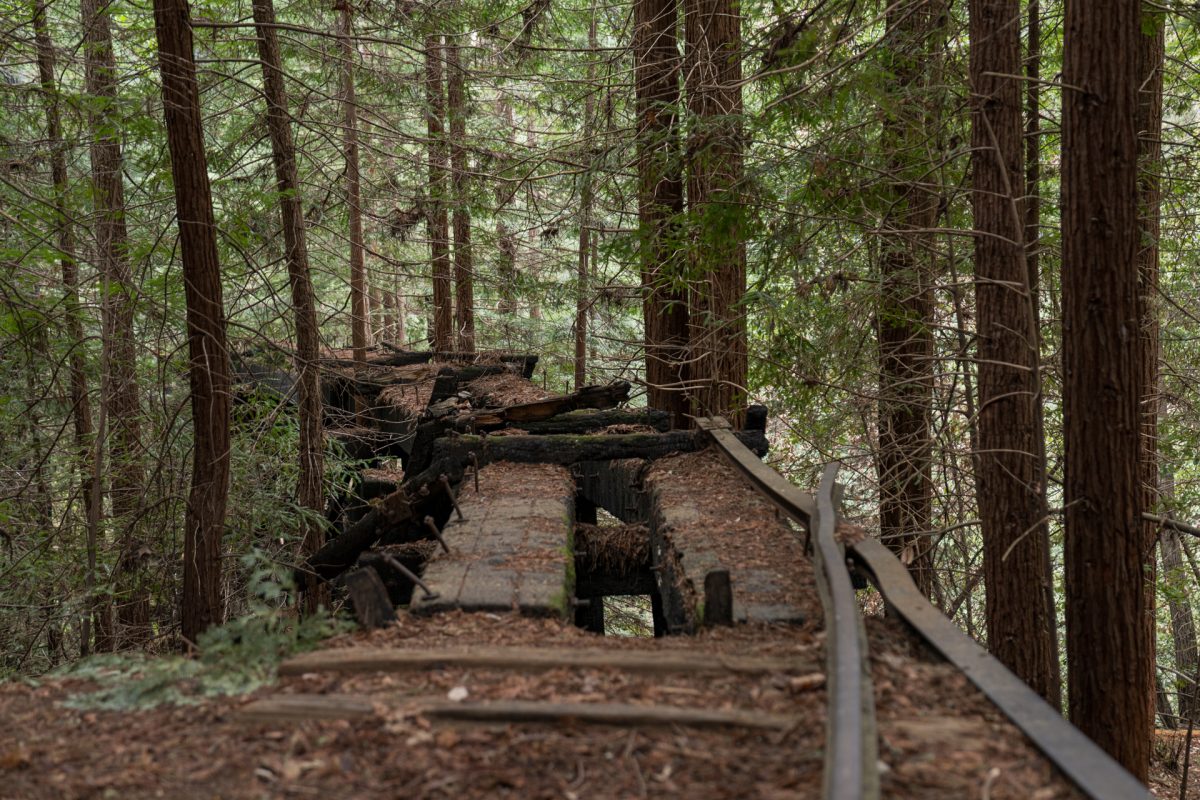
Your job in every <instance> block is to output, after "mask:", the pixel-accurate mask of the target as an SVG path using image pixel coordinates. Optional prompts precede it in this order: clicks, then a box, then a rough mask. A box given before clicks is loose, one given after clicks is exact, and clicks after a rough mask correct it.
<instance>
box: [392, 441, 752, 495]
mask: <svg viewBox="0 0 1200 800" xmlns="http://www.w3.org/2000/svg"><path fill="white" fill-rule="evenodd" d="M735 436H737V438H738V439H739V440H740V441H741V442H742V443H743V444H745V445H746V446H747V447H748V448H750V449H751V450H752V451H754V452H755V453H757V454H758V455H760V456H763V455H766V453H767V449H768V445H767V437H766V435H765V434H763V432H762V431H738V432H737V433H736V434H735ZM707 446H708V438H707V436H706V435H705V434H703V432H700V431H671V432H669V433H627V434H620V435H615V436H614V435H593V436H588V435H583V436H493V437H487V436H458V437H452V438H443V439H439V440H438V441H436V442H435V443H434V445H433V461H432V464H431V465H430V466H429V467H427V468H426V469H425V470H424V471H423V472H421V473H420V474H418V475H415V476H414V477H413V478H412V479H411V481H412V483H413V484H415V485H418V486H421V485H425V484H428V483H430V482H432V481H435V480H437V478H438V476H440V475H443V474H445V475H449V476H450V479H451V480H452V481H455V482H457V481H460V480H462V477H463V473H464V470H465V466H466V464H467V463H469V460H470V455H471V454H472V453H474V454H475V457H476V458H477V459H478V461H479V464H480V466H483V465H485V464H490V463H493V462H496V461H512V462H516V463H520V464H561V465H564V466H565V465H569V464H578V463H580V462H583V461H611V460H614V459H626V458H644V459H656V458H662V457H663V456H667V455H670V454H671V453H690V452H695V451H697V450H703V449H704V448H705V447H707Z"/></svg>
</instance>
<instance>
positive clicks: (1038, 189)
mask: <svg viewBox="0 0 1200 800" xmlns="http://www.w3.org/2000/svg"><path fill="white" fill-rule="evenodd" d="M1026 14H1027V16H1028V30H1027V32H1026V47H1027V48H1028V49H1027V52H1026V61H1025V78H1026V81H1025V261H1026V266H1027V267H1028V269H1029V295H1030V303H1031V304H1032V306H1033V313H1034V321H1035V323H1037V330H1036V331H1035V335H1036V337H1037V354H1038V356H1039V360H1038V364H1039V376H1038V377H1039V381H1038V386H1039V389H1040V388H1041V386H1042V383H1041V374H1040V364H1041V360H1040V356H1041V352H1042V334H1041V323H1040V321H1039V320H1040V317H1041V311H1040V309H1041V302H1040V299H1039V295H1040V287H1041V282H1042V281H1041V236H1042V227H1041V220H1042V161H1041V158H1042V152H1041V147H1042V136H1041V128H1042V119H1041V114H1042V109H1041V82H1042V54H1041V48H1042V17H1041V14H1042V11H1041V7H1040V6H1039V4H1038V0H1029V2H1028V6H1027V7H1026ZM1044 396H1045V395H1044V394H1043V395H1042V397H1043V398H1044ZM1037 415H1038V417H1037V422H1036V424H1037V430H1036V435H1037V450H1036V451H1035V452H1036V453H1037V454H1038V460H1037V466H1038V468H1039V469H1040V470H1041V474H1040V475H1039V476H1038V479H1037V480H1038V485H1039V486H1040V487H1041V489H1040V492H1041V495H1042V504H1043V506H1048V505H1049V504H1048V503H1047V502H1046V490H1047V484H1048V479H1047V474H1048V471H1049V467H1048V466H1047V458H1046V413H1045V402H1044V400H1043V401H1042V402H1039V403H1038V404H1037ZM1041 531H1042V536H1043V539H1044V542H1045V543H1044V545H1043V547H1044V548H1045V550H1046V552H1047V553H1050V552H1052V548H1051V545H1050V528H1049V526H1048V525H1045V526H1042V528H1041ZM1045 566H1046V575H1045V577H1044V578H1043V579H1042V584H1043V587H1044V590H1045V595H1046V604H1047V605H1048V606H1049V608H1050V610H1051V614H1050V626H1051V628H1050V630H1051V635H1050V644H1051V647H1052V648H1053V651H1054V652H1053V655H1052V659H1053V661H1054V663H1055V664H1060V663H1061V658H1060V653H1059V646H1058V610H1057V609H1058V604H1057V602H1056V600H1055V597H1054V565H1053V563H1052V560H1051V559H1050V558H1047V559H1046V565H1045ZM1058 684H1059V692H1058V695H1059V698H1060V701H1061V697H1062V676H1061V674H1060V675H1059V678H1058Z"/></svg>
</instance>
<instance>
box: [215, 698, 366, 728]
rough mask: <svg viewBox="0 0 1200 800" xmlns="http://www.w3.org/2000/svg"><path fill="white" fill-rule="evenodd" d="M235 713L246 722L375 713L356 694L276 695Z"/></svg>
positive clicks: (359, 715)
mask: <svg viewBox="0 0 1200 800" xmlns="http://www.w3.org/2000/svg"><path fill="white" fill-rule="evenodd" d="M238 716H239V717H241V718H242V719H244V720H246V721H248V722H303V721H306V720H322V719H367V718H368V717H373V716H375V705H374V703H372V702H371V700H370V698H367V697H362V696H360V695H349V694H277V695H274V696H271V697H263V698H260V699H258V700H255V701H254V702H252V703H248V704H247V705H245V706H243V707H242V708H241V709H240V710H239V711H238Z"/></svg>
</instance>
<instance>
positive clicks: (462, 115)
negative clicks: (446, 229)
mask: <svg viewBox="0 0 1200 800" xmlns="http://www.w3.org/2000/svg"><path fill="white" fill-rule="evenodd" d="M446 69H447V70H449V75H448V79H447V85H446V99H447V103H448V105H449V110H450V114H449V116H450V167H451V169H452V170H453V173H454V178H453V180H454V215H453V217H454V327H455V329H456V331H457V334H458V349H459V351H460V352H463V353H474V352H475V285H474V280H475V274H474V271H475V260H474V257H473V253H472V252H471V172H470V164H469V163H468V160H467V104H466V98H465V96H464V95H465V91H464V86H463V84H464V83H465V81H466V72H465V70H464V69H463V66H462V56H461V54H460V53H459V48H458V40H457V39H456V38H453V37H451V38H450V39H449V40H448V41H447V43H446Z"/></svg>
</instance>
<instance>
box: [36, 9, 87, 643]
mask: <svg viewBox="0 0 1200 800" xmlns="http://www.w3.org/2000/svg"><path fill="white" fill-rule="evenodd" d="M33 28H34V36H35V38H36V41H37V61H38V77H39V79H40V80H41V84H42V96H43V98H44V100H45V104H46V139H47V142H48V143H49V145H50V175H51V179H52V180H53V182H54V216H55V220H54V224H55V227H56V228H57V229H58V251H59V259H60V263H61V265H62V283H63V295H64V297H63V300H64V303H63V307H64V308H63V310H64V313H65V316H66V333H67V338H68V339H69V340H70V342H71V355H70V358H69V360H68V362H67V363H68V368H69V370H70V394H69V396H70V403H71V419H72V421H73V422H74V428H75V450H76V453H77V456H76V457H77V458H78V465H77V467H78V470H79V482H80V493H81V495H82V497H83V509H84V518H85V520H86V522H87V524H86V529H87V542H86V546H87V578H86V581H87V592H88V595H89V597H91V598H92V599H91V604H92V605H93V606H95V605H96V604H97V603H98V602H99V601H98V599H97V598H95V597H93V593H94V590H95V585H96V528H95V527H94V526H93V525H91V524H90V523H91V520H92V519H93V517H94V516H95V514H96V512H97V511H98V509H95V508H94V506H95V504H96V497H95V494H94V493H93V491H92V466H91V462H92V443H91V440H92V404H91V398H90V397H89V396H88V381H87V371H86V363H85V361H84V357H83V356H84V353H83V342H84V338H83V315H82V312H81V310H80V306H79V265H78V264H77V263H76V261H75V252H76V251H75V227H74V225H73V223H72V222H71V216H70V214H69V213H68V210H67V191H68V184H67V146H66V144H65V142H64V141H63V132H62V113H61V110H60V101H61V98H60V95H59V91H58V84H57V82H56V78H55V58H54V42H53V41H52V40H51V39H50V32H49V30H48V28H47V26H46V2H45V0H35V2H34V8H33ZM92 613H93V612H92V611H90V610H89V611H88V612H86V613H84V614H83V625H82V630H81V633H80V643H79V645H80V655H84V656H86V655H88V653H89V652H90V650H91V617H92Z"/></svg>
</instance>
